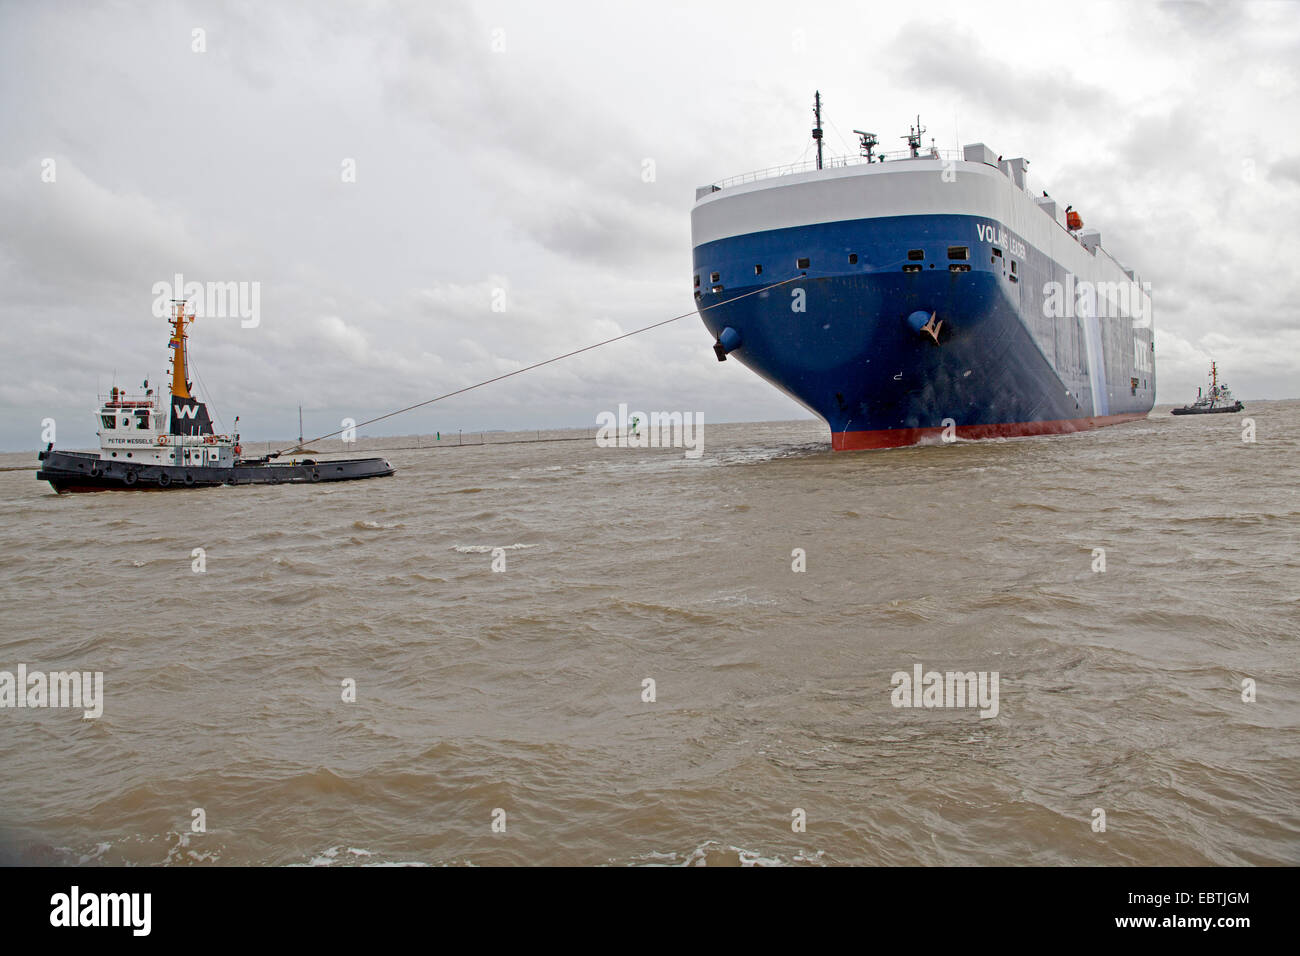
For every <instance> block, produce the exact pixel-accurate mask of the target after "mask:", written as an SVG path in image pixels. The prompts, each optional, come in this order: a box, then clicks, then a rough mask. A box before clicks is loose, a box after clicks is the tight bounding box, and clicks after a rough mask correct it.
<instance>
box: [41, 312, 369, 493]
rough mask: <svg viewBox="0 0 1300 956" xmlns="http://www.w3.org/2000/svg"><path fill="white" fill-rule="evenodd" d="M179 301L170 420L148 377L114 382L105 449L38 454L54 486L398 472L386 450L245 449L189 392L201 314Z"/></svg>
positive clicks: (342, 477) (103, 432)
mask: <svg viewBox="0 0 1300 956" xmlns="http://www.w3.org/2000/svg"><path fill="white" fill-rule="evenodd" d="M172 304H173V309H172V317H171V318H170V319H169V320H168V321H169V323H170V325H171V326H172V336H171V341H170V342H169V343H168V344H169V345H170V346H171V348H172V349H173V350H174V354H173V356H172V388H171V407H170V422H169V421H168V412H169V410H168V409H167V408H165V407H164V406H163V404H162V400H161V396H156V395H155V394H154V389H152V388H149V382H148V380H146V381H145V383H144V386H143V388H144V394H142V395H128V394H127V392H126V389H121V388H117V387H116V386H114V387H113V389H112V390H111V392H110V393H109V397H108V400H107V401H105V402H103V403H102V405H101V407H100V409H99V423H98V424H99V431H98V435H99V444H100V450H99V454H92V453H89V452H76V451H55V450H54V443H53V442H51V443H50V444H49V445H48V446H47V447H46V449H45V450H44V451H43V452H41V453H40V455H39V460H40V461H41V462H42V463H43V464H42V467H41V468H40V470H39V471H37V472H36V478H37V480H38V481H48V482H49V483H50V484H51V485H52V486H53V487H54V490H55V491H58V492H64V491H104V490H108V489H114V488H155V489H166V488H195V487H200V486H212V485H222V484H225V485H276V484H281V483H299V484H304V483H310V482H317V481H351V480H355V479H359V478H381V477H386V476H388V475H391V474H393V466H392V465H390V464H389V463H388V462H387V461H385V460H384V459H383V458H358V459H343V460H336V461H315V460H314V459H310V458H306V459H303V460H302V461H292V462H284V463H279V462H276V463H273V462H272V461H271V459H272V458H275V457H278V454H277V455H264V456H262V457H261V458H251V459H246V458H243V457H241V454H242V451H243V449H242V448H241V447H240V444H239V435H238V434H235V435H218V434H216V433H215V432H214V431H213V429H212V420H211V419H210V418H209V416H208V409H207V406H206V405H205V404H204V403H203V402H200V401H199V400H198V399H196V398H195V397H194V396H193V395H192V394H191V393H190V387H191V383H190V381H189V367H188V364H187V362H186V358H185V340H186V338H187V335H186V331H185V328H186V326H187V325H189V324H191V323H193V322H194V314H193V313H192V312H191V313H190V314H188V315H187V314H186V313H185V302H184V301H181V300H172ZM238 423H239V419H238V418H236V419H235V424H236V426H238ZM300 444H301V443H300Z"/></svg>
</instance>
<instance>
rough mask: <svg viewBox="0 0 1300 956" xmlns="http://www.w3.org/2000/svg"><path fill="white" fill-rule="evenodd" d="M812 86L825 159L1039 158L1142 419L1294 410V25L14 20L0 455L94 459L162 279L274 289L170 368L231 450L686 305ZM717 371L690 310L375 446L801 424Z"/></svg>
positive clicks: (0, 25)
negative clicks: (1228, 394)
mask: <svg viewBox="0 0 1300 956" xmlns="http://www.w3.org/2000/svg"><path fill="white" fill-rule="evenodd" d="M196 29H201V30H202V31H204V32H203V34H202V42H203V45H205V47H206V49H205V51H204V52H196V51H195V50H194V46H195V45H196V40H195V33H194V31H195V30H196ZM814 89H820V90H821V91H822V95H823V99H824V102H825V117H826V118H827V120H828V122H827V123H826V126H827V130H828V132H827V143H828V146H829V148H830V152H831V153H833V154H839V153H850V152H853V148H852V147H853V143H852V140H853V134H852V130H853V129H854V128H855V127H856V128H858V129H871V130H875V131H877V132H878V133H879V135H880V136H881V139H882V141H883V142H884V143H886V144H888V146H889V148H891V149H892V148H897V147H900V146H902V145H903V144H902V140H901V139H898V138H897V137H900V136H902V135H903V134H905V133H906V132H907V129H908V125H909V123H911V122H913V121H914V117H915V115H916V114H917V113H920V114H921V118H922V121H923V122H924V123H925V124H926V125H927V126H928V127H929V133H928V134H927V136H926V139H927V145H928V140H929V139H930V138H931V137H933V138H934V139H935V143H936V145H938V146H940V147H941V148H949V147H954V146H957V145H959V144H960V143H966V142H976V141H983V142H986V143H988V144H989V145H990V146H991V147H992V148H993V149H994V150H995V151H996V152H998V153H1001V154H1003V155H1005V156H1022V155H1023V156H1027V157H1029V158H1030V160H1031V161H1032V168H1031V172H1032V174H1033V175H1034V177H1035V179H1036V180H1037V182H1039V183H1040V184H1041V185H1042V186H1045V187H1046V188H1047V189H1048V190H1049V191H1050V192H1051V193H1052V195H1053V196H1054V197H1055V198H1057V199H1058V200H1060V201H1062V202H1068V203H1073V205H1074V206H1075V208H1077V209H1079V210H1081V212H1082V213H1083V217H1084V219H1085V221H1086V223H1087V225H1088V226H1090V227H1096V228H1099V229H1100V230H1101V232H1102V242H1103V245H1105V246H1106V247H1107V248H1108V249H1109V250H1110V251H1111V252H1112V254H1114V255H1115V256H1116V257H1117V258H1118V259H1120V260H1121V261H1123V262H1125V263H1127V264H1128V265H1130V266H1132V267H1134V268H1136V269H1137V270H1138V272H1139V273H1140V274H1141V276H1142V277H1143V278H1144V279H1145V280H1147V281H1149V282H1151V283H1152V290H1153V297H1154V301H1155V325H1156V357H1157V362H1158V375H1159V381H1160V388H1159V396H1158V400H1159V401H1161V402H1175V401H1176V402H1179V403H1182V402H1184V401H1186V400H1189V399H1190V398H1191V397H1192V396H1193V395H1194V393H1195V389H1196V386H1197V385H1198V384H1200V382H1201V381H1202V380H1203V378H1204V374H1205V372H1206V368H1207V366H1208V363H1209V360H1210V359H1211V358H1214V359H1216V360H1217V361H1218V362H1219V365H1220V368H1221V370H1222V371H1223V372H1224V374H1225V377H1226V378H1227V380H1228V381H1229V383H1230V384H1231V385H1232V386H1233V387H1234V389H1235V391H1236V392H1237V393H1238V395H1239V396H1240V397H1242V398H1244V399H1246V400H1248V401H1249V400H1250V399H1252V398H1255V399H1259V398H1288V397H1296V396H1300V372H1298V371H1297V359H1296V356H1297V354H1300V315H1298V310H1297V299H1298V297H1300V242H1298V240H1297V238H1296V237H1297V223H1300V131H1298V130H1297V125H1296V122H1295V120H1296V116H1297V115H1300V110H1298V109H1297V105H1298V102H1300V5H1297V4H1295V3H1286V2H1282V3H1247V4H1231V3H1214V4H1202V3H1168V4H1155V3H1151V4H1143V3H1116V4H1098V3H1078V4H1069V5H1061V6H1056V5H1048V4H1041V3H1030V4H1026V5H1024V6H1018V5H1016V4H1012V3H1003V2H999V3H984V2H975V0H965V2H957V3H950V4H946V3H940V2H927V3H924V4H902V3H864V2H862V0H855V2H850V3H845V4H821V3H815V2H804V3H797V4H792V3H790V2H788V0H787V2H783V3H772V4H763V3H755V2H744V3H736V4H711V3H699V2H697V3H684V4H680V5H676V4H664V3H642V4H618V5H615V4H608V3H603V4H602V3H592V4H578V3H570V2H548V3H531V4H525V3H517V4H516V3H492V2H488V3H473V4H470V3H464V4H456V3H452V2H446V0H438V2H436V3H398V2H392V3H364V4H363V3H355V4H344V3H337V4H336V3H307V2H303V3H286V2H276V3H247V4H244V3H228V4H223V3H210V2H205V3H183V2H181V3H166V4H160V3H153V4H144V3H140V4H134V3H112V4H100V5H92V4H70V3H55V4H37V3H22V2H8V0H6V2H0V328H3V331H4V347H3V349H0V406H2V407H3V410H4V415H3V416H2V417H0V447H2V448H5V449H25V448H34V447H36V446H37V445H38V444H39V433H40V427H41V425H40V423H41V419H42V418H45V417H54V418H55V419H56V421H57V422H58V424H59V442H60V444H63V445H65V446H75V445H86V444H94V437H93V431H94V421H93V403H94V401H95V396H96V392H97V389H98V388H103V389H107V387H108V385H109V384H110V382H111V380H112V376H113V375H114V373H115V372H116V377H117V381H118V383H119V384H131V385H135V384H138V383H139V382H140V380H141V379H142V378H144V377H145V376H149V377H150V378H151V379H153V380H155V381H157V380H160V379H161V378H162V373H163V370H164V369H165V367H166V364H165V363H166V360H167V355H168V352H167V348H166V339H167V335H166V332H167V330H166V325H165V322H164V321H163V320H161V319H159V318H156V317H154V315H153V314H152V311H151V310H152V306H153V300H154V292H153V287H154V284H155V283H158V282H162V281H168V282H170V281H171V280H172V278H173V276H174V275H175V274H177V273H181V274H182V275H183V276H184V277H185V279H186V280H187V281H202V282H207V281H213V282H231V281H235V282H258V283H260V295H261V301H260V306H261V308H260V319H261V321H260V325H258V326H257V327H256V328H242V327H241V324H240V322H239V320H238V319H235V318H207V319H200V320H199V322H197V323H196V325H195V327H194V329H193V338H192V340H191V341H192V349H193V359H194V369H195V370H196V371H197V373H198V376H199V378H200V380H201V382H202V384H203V385H204V386H205V388H206V390H207V391H208V393H209V395H208V396H207V397H210V399H211V400H212V403H213V406H214V410H215V411H216V412H217V413H218V414H220V416H221V419H222V421H223V422H224V423H225V424H226V425H227V426H228V425H229V423H230V420H231V419H232V417H233V416H234V415H235V414H239V415H241V416H242V430H243V432H244V434H245V436H246V437H250V438H263V437H287V436H290V435H293V434H295V433H296V429H297V405H298V404H299V403H300V402H301V404H302V405H303V406H304V414H305V416H306V419H307V432H308V435H309V437H310V435H311V434H316V433H322V432H326V431H330V430H333V429H334V428H337V427H338V423H339V420H340V418H341V417H343V416H345V415H348V416H352V417H355V418H357V419H361V418H364V417H368V416H370V415H373V414H379V413H382V412H384V411H387V410H389V409H391V408H394V407H397V406H400V405H405V404H408V403H411V402H416V401H419V400H421V399H424V398H428V397H431V396H432V395H436V394H439V393H442V392H445V391H450V390H452V389H454V388H459V387H463V386H465V385H468V384H471V383H473V382H475V381H479V380H481V379H484V378H488V377H491V376H493V375H497V374H501V373H502V372H505V371H509V370H511V369H513V368H518V367H520V366H522V365H526V364H530V363H532V362H534V361H538V360H540V359H542V358H546V357H549V356H551V355H555V354H559V353H561V352H565V351H569V350H570V349H572V348H576V347H579V346H582V345H586V344H589V343H591V342H595V341H598V340H600V339H603V338H608V337H610V336H612V335H616V334H618V333H619V332H622V331H627V330H630V329H633V328H636V327H639V326H641V325H646V324H649V323H651V322H655V321H658V320H661V319H664V318H668V317H670V316H673V315H678V314H680V313H684V312H689V311H691V310H692V307H693V298H692V287H691V276H692V273H691V248H690V208H691V205H692V203H693V201H694V188H695V187H696V186H697V185H700V184H703V183H707V182H710V181H712V180H716V179H719V178H722V177H726V176H730V175H734V174H737V173H741V172H745V171H747V170H751V169H757V168H761V167H766V166H770V165H776V164H780V163H788V162H793V161H796V160H799V159H801V158H806V156H808V155H810V153H809V152H808V148H809V142H810V140H809V137H808V130H809V128H810V127H811V114H810V109H811V99H812V94H813V90H814ZM647 159H649V160H652V161H653V164H654V166H653V169H654V178H653V181H652V182H646V181H645V177H644V176H643V171H644V170H645V169H646V163H645V161H646V160H647ZM48 160H53V164H52V165H51V164H50V163H48V162H47V161H48ZM349 160H351V161H353V162H354V163H355V182H347V181H344V180H345V176H344V170H345V163H346V162H347V161H349ZM50 169H52V170H53V172H54V181H53V182H47V181H45V179H47V178H49V174H48V172H47V171H48V170H50ZM496 289H503V290H505V298H504V303H505V310H504V311H493V308H492V306H493V294H494V290H496ZM497 301H498V303H499V302H500V301H501V300H500V299H498V300H497ZM711 344H712V343H711V339H710V337H709V335H708V333H707V332H705V330H704V328H703V325H702V323H701V321H700V320H699V318H698V317H696V316H691V317H688V318H685V319H683V320H681V321H680V322H678V323H675V324H674V325H670V326H668V327H666V328H663V329H659V330H656V331H654V332H651V333H648V334H646V335H644V336H637V337H635V338H632V339H630V340H628V341H625V342H621V343H618V344H616V345H613V346H610V347H608V348H605V349H601V350H598V351H596V352H592V353H588V354H585V355H582V356H579V357H577V358H574V359H570V360H566V361H565V362H563V363H559V364H557V365H554V366H549V367H547V368H545V369H541V370H538V371H536V372H529V373H526V374H524V375H521V376H518V377H516V378H513V379H511V380H508V381H506V382H503V383H499V384H495V385H491V386H488V387H486V388H484V389H481V390H477V391H475V392H472V393H470V394H468V395H466V396H463V397H459V398H456V399H453V400H450V401H448V402H445V403H441V404H439V405H434V406H432V407H430V408H428V409H425V410H421V411H419V412H416V413H412V414H411V415H409V416H404V417H401V418H397V419H393V420H389V421H387V422H384V423H382V424H381V425H377V426H375V427H374V428H372V429H370V430H368V431H369V433H372V434H409V433H411V432H414V431H417V430H418V431H428V432H431V431H433V430H435V429H440V430H442V431H444V432H454V431H455V430H456V429H457V428H464V429H466V430H467V431H468V430H471V429H479V428H506V429H515V428H539V427H560V426H583V425H588V426H589V425H593V424H594V422H595V418H596V414H597V413H598V412H599V411H601V410H604V409H614V408H616V407H617V405H618V403H619V402H627V403H629V404H630V405H632V406H633V407H635V408H640V409H644V410H656V409H657V410H665V411H667V410H680V411H698V412H702V413H703V414H704V416H705V420H706V421H715V422H716V421H727V420H731V421H734V420H766V419H788V418H796V417H806V416H807V413H806V412H804V411H803V409H802V408H800V407H799V406H798V405H796V404H795V403H794V402H793V401H791V400H790V399H788V398H786V397H785V396H784V395H782V394H781V393H780V392H778V391H776V390H775V389H774V388H772V387H771V386H769V385H767V384H766V383H765V382H763V381H761V380H760V379H758V377H757V376H755V375H754V374H753V373H751V372H749V371H748V370H746V369H745V368H744V367H742V366H741V365H740V364H739V363H738V362H726V363H721V364H720V363H718V362H717V361H716V360H715V358H714V356H713V352H712V350H711ZM363 433H364V432H363Z"/></svg>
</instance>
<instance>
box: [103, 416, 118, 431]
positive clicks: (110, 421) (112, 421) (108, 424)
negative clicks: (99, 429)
mask: <svg viewBox="0 0 1300 956" xmlns="http://www.w3.org/2000/svg"><path fill="white" fill-rule="evenodd" d="M99 420H100V421H101V422H103V423H104V427H105V428H116V427H117V416H116V415H100V416H99Z"/></svg>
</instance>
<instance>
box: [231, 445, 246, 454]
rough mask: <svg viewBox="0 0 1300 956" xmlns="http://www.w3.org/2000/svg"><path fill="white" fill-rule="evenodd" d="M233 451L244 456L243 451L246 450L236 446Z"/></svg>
mask: <svg viewBox="0 0 1300 956" xmlns="http://www.w3.org/2000/svg"><path fill="white" fill-rule="evenodd" d="M233 450H234V452H235V454H236V455H240V454H243V451H244V449H242V448H240V447H239V446H238V445H236V446H235V447H234V449H233Z"/></svg>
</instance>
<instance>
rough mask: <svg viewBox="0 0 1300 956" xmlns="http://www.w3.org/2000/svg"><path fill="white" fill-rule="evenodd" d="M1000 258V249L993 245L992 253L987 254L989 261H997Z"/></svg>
mask: <svg viewBox="0 0 1300 956" xmlns="http://www.w3.org/2000/svg"><path fill="white" fill-rule="evenodd" d="M1001 258H1002V250H1001V249H999V248H998V247H997V246H994V247H993V255H991V256H989V262H997V261H998V260H999V259H1001Z"/></svg>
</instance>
